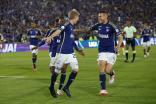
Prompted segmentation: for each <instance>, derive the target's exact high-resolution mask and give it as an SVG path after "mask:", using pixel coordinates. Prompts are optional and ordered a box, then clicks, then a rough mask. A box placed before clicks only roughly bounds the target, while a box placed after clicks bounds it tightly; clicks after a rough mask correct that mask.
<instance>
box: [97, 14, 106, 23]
mask: <svg viewBox="0 0 156 104" xmlns="http://www.w3.org/2000/svg"><path fill="white" fill-rule="evenodd" d="M107 19H108V14H107V13H99V14H98V21H99V23H104V22H106V21H107Z"/></svg>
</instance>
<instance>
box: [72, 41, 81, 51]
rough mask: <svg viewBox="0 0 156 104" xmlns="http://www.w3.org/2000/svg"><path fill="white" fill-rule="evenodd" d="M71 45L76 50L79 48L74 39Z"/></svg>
mask: <svg viewBox="0 0 156 104" xmlns="http://www.w3.org/2000/svg"><path fill="white" fill-rule="evenodd" d="M73 46H74V49H75V50H76V51H79V50H80V48H79V47H78V45H77V44H76V42H75V41H74V42H73Z"/></svg>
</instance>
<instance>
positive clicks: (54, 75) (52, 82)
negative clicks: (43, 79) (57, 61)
mask: <svg viewBox="0 0 156 104" xmlns="http://www.w3.org/2000/svg"><path fill="white" fill-rule="evenodd" d="M57 76H58V74H57V73H56V72H53V74H52V75H51V84H50V88H51V89H54V85H55V82H56V79H57Z"/></svg>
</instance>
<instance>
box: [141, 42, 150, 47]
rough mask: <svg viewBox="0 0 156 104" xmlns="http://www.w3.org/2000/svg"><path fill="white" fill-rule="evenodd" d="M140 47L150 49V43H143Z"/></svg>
mask: <svg viewBox="0 0 156 104" xmlns="http://www.w3.org/2000/svg"><path fill="white" fill-rule="evenodd" d="M142 46H143V47H150V46H151V42H150V41H147V42H143V43H142Z"/></svg>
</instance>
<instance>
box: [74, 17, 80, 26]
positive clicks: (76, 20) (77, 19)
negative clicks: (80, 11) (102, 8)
mask: <svg viewBox="0 0 156 104" xmlns="http://www.w3.org/2000/svg"><path fill="white" fill-rule="evenodd" d="M78 21H79V16H75V18H74V24H77V22H78Z"/></svg>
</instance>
